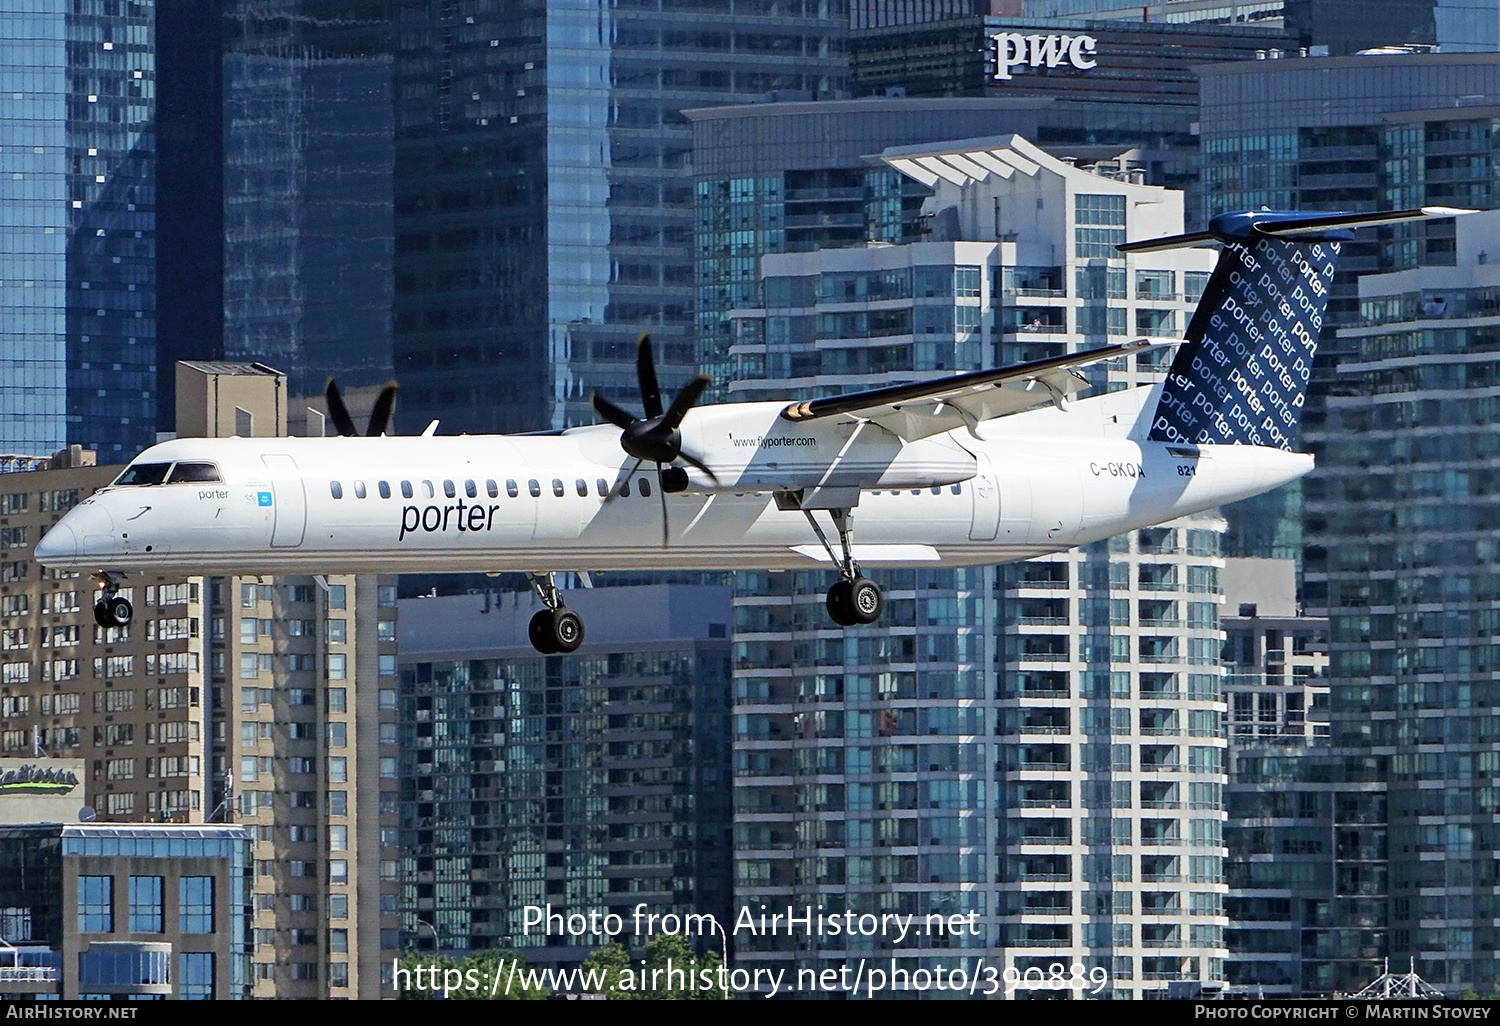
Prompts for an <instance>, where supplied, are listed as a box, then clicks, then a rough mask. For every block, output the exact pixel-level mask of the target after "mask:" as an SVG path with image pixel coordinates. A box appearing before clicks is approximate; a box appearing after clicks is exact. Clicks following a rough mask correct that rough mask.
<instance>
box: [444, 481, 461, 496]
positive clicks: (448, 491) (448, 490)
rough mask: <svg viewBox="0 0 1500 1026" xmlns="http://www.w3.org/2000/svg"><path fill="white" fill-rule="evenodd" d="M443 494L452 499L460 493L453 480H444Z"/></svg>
mask: <svg viewBox="0 0 1500 1026" xmlns="http://www.w3.org/2000/svg"><path fill="white" fill-rule="evenodd" d="M443 494H444V495H446V496H447V497H448V498H450V499H451V498H453V497H454V496H455V495H457V494H458V489H457V488H454V487H453V482H452V481H444V482H443Z"/></svg>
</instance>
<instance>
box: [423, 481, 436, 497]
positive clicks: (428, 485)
mask: <svg viewBox="0 0 1500 1026" xmlns="http://www.w3.org/2000/svg"><path fill="white" fill-rule="evenodd" d="M422 488H423V489H424V490H425V491H426V492H427V497H428V498H429V499H431V498H433V497H434V496H436V495H437V489H436V488H433V487H432V482H431V481H423V482H422Z"/></svg>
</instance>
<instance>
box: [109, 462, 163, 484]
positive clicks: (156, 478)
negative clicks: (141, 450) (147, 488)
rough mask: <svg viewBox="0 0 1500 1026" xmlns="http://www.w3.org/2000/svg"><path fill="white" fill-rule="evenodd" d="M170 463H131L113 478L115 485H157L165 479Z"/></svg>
mask: <svg viewBox="0 0 1500 1026" xmlns="http://www.w3.org/2000/svg"><path fill="white" fill-rule="evenodd" d="M170 469H172V464H170V463H132V464H131V465H130V466H128V467H126V468H125V473H123V474H121V475H120V476H119V477H117V478H115V484H116V485H159V484H161V483H162V482H163V481H165V480H166V479H167V471H168V470H170Z"/></svg>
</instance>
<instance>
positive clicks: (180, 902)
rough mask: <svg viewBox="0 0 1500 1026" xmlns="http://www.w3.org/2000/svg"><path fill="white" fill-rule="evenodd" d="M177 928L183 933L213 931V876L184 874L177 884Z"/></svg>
mask: <svg viewBox="0 0 1500 1026" xmlns="http://www.w3.org/2000/svg"><path fill="white" fill-rule="evenodd" d="M177 929H179V930H180V931H182V932H183V933H213V932H214V878H213V877H211V876H184V877H182V878H181V880H179V881H178V884H177Z"/></svg>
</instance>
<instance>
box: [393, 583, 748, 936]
mask: <svg viewBox="0 0 1500 1026" xmlns="http://www.w3.org/2000/svg"><path fill="white" fill-rule="evenodd" d="M569 601H570V602H573V603H574V604H575V605H576V607H577V609H578V610H579V612H580V613H581V614H583V615H584V616H585V617H587V619H588V624H589V633H588V637H587V638H586V639H585V642H584V645H583V647H582V648H581V649H579V650H578V651H577V652H576V653H573V654H571V655H566V656H542V655H538V654H537V653H536V651H535V650H534V649H532V647H531V645H530V643H529V641H528V639H527V633H526V626H527V623H528V622H529V619H530V617H531V615H532V614H533V612H535V610H536V609H537V608H540V607H539V606H538V605H537V603H536V602H535V601H534V599H533V597H532V596H531V595H530V593H525V594H517V593H511V594H505V593H499V594H494V595H491V594H483V595H455V596H446V597H431V598H415V599H406V600H403V601H402V603H401V657H400V662H401V683H400V688H399V695H398V711H399V720H398V730H399V733H400V739H401V757H400V758H401V763H400V773H401V785H400V804H401V826H400V834H401V842H402V843H401V851H402V856H401V857H402V860H403V868H402V872H401V889H400V908H401V914H402V916H403V920H402V946H403V948H410V949H416V950H426V951H432V950H440V951H444V952H465V951H484V950H490V949H500V950H517V951H520V952H522V953H523V954H524V955H525V957H526V959H527V961H528V962H530V963H531V964H533V965H536V964H541V963H556V962H571V961H577V960H580V959H582V958H584V957H586V956H587V955H588V954H589V952H590V951H591V950H593V949H594V948H597V947H601V946H603V944H604V943H605V942H606V940H607V938H605V937H602V936H598V935H594V936H568V935H565V934H561V933H559V932H558V931H556V930H552V931H547V930H539V929H537V928H536V927H535V926H534V925H533V926H531V927H530V928H529V929H528V928H527V919H526V912H525V909H526V907H527V906H533V907H540V906H548V905H550V906H551V907H552V909H553V910H554V911H565V914H569V913H583V914H585V915H588V914H592V913H598V914H601V915H607V914H614V915H618V916H620V917H621V919H622V920H623V921H624V922H625V923H629V924H634V922H635V918H634V914H635V910H636V909H637V908H638V907H640V906H642V905H644V907H645V909H646V911H647V912H649V913H652V914H656V915H662V916H665V915H687V914H692V913H696V914H699V915H705V914H706V915H713V916H714V917H715V918H716V919H717V920H718V921H719V922H720V923H722V924H725V926H726V929H727V928H728V927H729V926H730V924H732V923H733V922H734V914H733V912H732V910H731V907H730V899H731V881H732V877H731V862H730V859H731V855H732V846H731V844H730V790H729V780H730V761H729V737H730V726H729V708H730V702H731V699H730V678H729V644H730V642H729V622H730V602H729V590H728V589H727V588H724V587H722V586H720V587H707V586H702V587H690V586H682V585H661V584H658V585H650V586H638V587H612V588H596V589H585V590H582V591H578V592H576V593H574V596H573V597H572V598H570V600H569ZM633 932H634V931H633V925H632V927H631V930H630V933H628V934H627V935H625V936H622V937H621V938H620V940H621V941H622V942H625V943H630V944H640V943H644V942H645V941H647V940H649V939H650V938H649V937H639V938H635V937H633V936H631V935H630V934H631V933H633ZM725 939H726V938H723V937H709V938H707V939H706V942H707V944H708V945H709V947H710V948H711V949H712V950H714V951H719V950H721V945H722V944H723V943H724V941H725ZM694 940H695V941H696V938H694Z"/></svg>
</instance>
